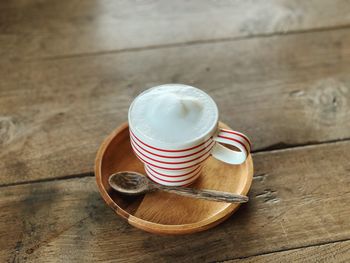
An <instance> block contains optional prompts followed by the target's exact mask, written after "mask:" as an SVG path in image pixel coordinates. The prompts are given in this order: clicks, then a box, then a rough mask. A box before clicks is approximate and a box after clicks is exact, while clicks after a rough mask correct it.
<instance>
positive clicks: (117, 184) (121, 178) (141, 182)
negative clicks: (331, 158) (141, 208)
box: [108, 171, 152, 195]
mask: <svg viewBox="0 0 350 263" xmlns="http://www.w3.org/2000/svg"><path fill="white" fill-rule="evenodd" d="M108 182H109V185H110V186H111V187H112V188H113V189H114V190H116V191H118V192H120V193H123V194H127V195H140V194H145V193H147V192H150V191H151V190H152V186H151V184H150V183H149V180H148V179H147V177H145V176H144V175H142V174H140V173H137V172H129V171H123V172H119V173H115V174H112V175H111V176H110V177H109V179H108Z"/></svg>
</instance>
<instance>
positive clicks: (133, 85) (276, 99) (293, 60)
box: [0, 29, 350, 184]
mask: <svg viewBox="0 0 350 263" xmlns="http://www.w3.org/2000/svg"><path fill="white" fill-rule="evenodd" d="M254 50H259V52H253V51H254ZM349 70H350V30H345V29H344V30H337V31H333V32H318V33H311V34H300V35H288V36H278V37H271V38H263V39H249V40H242V41H236V42H232V43H215V44H202V45H196V46H188V47H176V48H166V49H157V50H148V51H140V52H131V53H121V54H114V55H106V56H91V57H81V58H74V59H72V58H71V59H60V60H45V61H38V62H30V63H29V62H28V63H24V62H23V63H17V64H8V63H0V72H1V82H0V113H1V115H0V116H1V117H0V118H1V119H0V123H1V125H0V127H1V129H0V131H1V132H0V145H1V147H0V157H1V160H2V161H1V162H0V171H1V172H0V184H9V183H16V182H23V181H28V180H39V179H43V178H54V177H62V176H68V175H72V174H81V173H89V172H92V171H93V162H94V158H95V153H96V151H97V149H98V146H99V144H100V143H101V142H102V140H103V139H104V138H105V137H106V136H107V135H108V134H109V133H110V132H111V131H112V130H113V129H115V128H116V127H117V126H118V125H119V124H120V123H121V122H123V121H125V120H126V118H127V111H128V107H129V104H130V102H131V101H132V98H134V97H135V96H136V95H137V94H138V93H139V92H141V91H142V90H144V89H145V88H148V87H151V86H154V85H157V84H161V83H169V82H170V83H171V82H177V83H186V84H190V85H194V86H197V87H199V88H202V89H203V90H205V91H206V92H208V93H209V94H210V95H211V96H213V98H214V99H215V101H216V102H217V104H218V106H219V109H220V114H221V120H222V121H224V122H225V123H227V124H228V125H229V126H231V127H232V128H234V129H236V130H240V131H242V132H244V133H246V134H248V135H249V136H250V137H251V139H252V140H253V149H254V150H255V151H256V150H262V149H266V148H268V147H271V146H272V147H276V146H277V147H285V146H288V145H295V144H307V143H321V142H325V141H329V140H341V139H345V138H349V137H350V114H349V110H350V77H349V74H348V73H349Z"/></svg>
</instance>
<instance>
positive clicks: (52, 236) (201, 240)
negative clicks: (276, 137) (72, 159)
mask: <svg viewBox="0 0 350 263" xmlns="http://www.w3.org/2000/svg"><path fill="white" fill-rule="evenodd" d="M349 149H350V142H341V143H333V144H324V145H319V146H311V147H303V148H294V149H290V150H282V151H275V152H267V153H259V154H255V155H254V156H253V158H254V160H255V168H256V176H255V179H254V182H253V186H252V189H251V192H250V202H249V203H248V204H247V205H244V206H242V207H241V208H240V209H239V210H238V212H237V213H236V214H235V215H233V216H232V217H231V218H229V219H228V220H227V221H226V222H224V223H223V224H221V225H219V226H218V227H215V228H213V229H211V230H208V231H205V232H201V233H197V234H193V235H186V236H158V235H152V234H148V233H145V232H142V231H140V230H138V229H135V228H133V227H131V226H129V225H128V224H127V223H126V222H125V221H123V220H122V219H121V218H119V217H117V216H116V215H115V214H113V212H112V210H110V209H109V208H108V207H107V205H105V204H104V203H103V201H102V199H101V198H100V196H99V193H98V192H97V187H96V184H95V182H94V178H91V177H87V178H82V179H69V180H60V181H53V182H46V183H33V184H25V185H17V186H11V187H2V189H1V191H0V210H1V216H0V259H1V261H2V262H5V261H6V260H9V261H11V262H12V261H13V260H18V261H22V260H24V259H26V260H27V261H28V262H63V261H64V262H67V261H69V262H93V261H96V260H97V259H98V260H101V261H112V260H115V261H116V260H118V262H141V261H142V262H154V261H157V262H169V261H171V260H176V261H178V262H199V261H200V262H212V261H214V260H228V259H236V258H240V257H249V256H253V255H257V254H262V253H271V252H274V251H281V250H286V249H293V248H299V247H303V246H310V245H318V244H324V243H329V242H335V241H339V240H347V239H349V238H350V221H349V220H348V219H349V216H350V210H349V209H347V208H348V207H349V205H350V192H349V186H350V177H349V171H350V167H349V162H348V160H349V158H350V151H349Z"/></svg>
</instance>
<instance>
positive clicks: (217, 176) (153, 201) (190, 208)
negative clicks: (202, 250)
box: [95, 123, 253, 234]
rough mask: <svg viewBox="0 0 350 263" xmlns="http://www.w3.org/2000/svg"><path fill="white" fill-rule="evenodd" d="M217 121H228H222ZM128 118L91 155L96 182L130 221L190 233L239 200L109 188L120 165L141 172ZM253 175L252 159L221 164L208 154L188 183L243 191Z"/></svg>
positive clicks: (218, 217) (165, 231) (233, 208)
mask: <svg viewBox="0 0 350 263" xmlns="http://www.w3.org/2000/svg"><path fill="white" fill-rule="evenodd" d="M220 126H222V127H227V126H226V125H224V124H222V123H220ZM128 131H129V130H128V124H127V123H124V124H122V125H121V126H120V127H119V128H117V129H116V130H115V131H114V132H113V133H112V134H111V135H109V136H108V137H107V138H106V140H105V141H104V142H103V143H102V145H101V146H100V149H99V150H98V152H97V156H96V161H95V175H96V181H97V185H98V188H99V190H100V192H101V195H102V197H103V199H104V200H105V201H106V203H107V204H108V205H109V206H110V207H111V208H112V209H113V210H114V211H115V212H116V213H117V214H118V215H120V216H122V217H123V218H125V219H126V220H127V221H128V222H129V224H131V225H133V226H135V227H137V228H140V229H143V230H145V231H148V232H152V233H158V234H188V233H194V232H198V231H203V230H206V229H208V228H211V227H214V226H216V225H217V224H219V223H220V222H222V221H224V220H225V219H226V218H228V217H229V216H230V215H231V214H233V213H234V212H235V211H236V209H237V208H238V207H239V204H228V203H219V202H214V201H206V200H199V199H192V198H189V197H182V196H178V195H174V194H170V193H162V192H155V193H149V194H146V195H143V196H137V197H128V196H125V195H121V194H119V193H117V192H115V191H113V190H112V189H111V188H110V187H109V185H108V177H109V175H111V174H112V173H115V172H118V171H126V170H129V171H137V172H141V173H145V172H144V168H143V165H142V163H141V162H140V161H139V160H138V159H137V158H136V157H135V155H134V153H133V152H132V149H131V146H130V140H129V132H128ZM252 179H253V161H252V157H251V155H249V157H248V159H247V161H246V162H245V163H244V164H241V165H239V166H237V165H236V166H234V165H228V164H224V163H222V162H220V161H217V160H216V159H214V158H212V157H210V158H209V159H208V160H207V161H206V163H205V165H204V167H203V172H202V175H201V176H200V177H199V178H198V179H197V181H195V182H194V184H192V186H191V187H195V188H206V189H214V190H221V191H227V192H232V193H238V194H242V195H246V194H247V193H248V191H249V188H250V185H251V183H252Z"/></svg>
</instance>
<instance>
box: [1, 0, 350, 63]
mask: <svg viewBox="0 0 350 263" xmlns="http://www.w3.org/2000/svg"><path fill="white" fill-rule="evenodd" d="M0 10H1V16H0V25H1V27H0V46H1V48H0V55H1V57H2V59H4V58H6V57H7V58H17V59H23V58H28V57H31V58H36V57H52V56H70V55H76V54H85V53H91V52H94V53H99V52H109V51H118V50H129V49H135V48H144V47H146V48H151V47H154V46H159V45H172V44H174V43H177V44H179V43H191V42H197V41H199V42H201V41H208V40H220V39H230V38H241V37H249V36H254V35H264V34H274V33H285V32H291V31H303V30H312V29H323V28H332V27H342V26H347V25H349V24H350V16H349V15H348V14H349V13H350V5H349V3H348V1H347V0H333V1H328V0H312V1H303V0H293V1H290V0H282V1H280V0H271V1H258V0H251V1H201V0H195V1H185V0H181V1H161V0H156V1H153V0H152V1H113V0H112V1H108V0H104V1H95V0H85V1H79V0H63V1H53V0H51V1H41V0H35V1H21V0H16V1H1V4H0Z"/></svg>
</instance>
